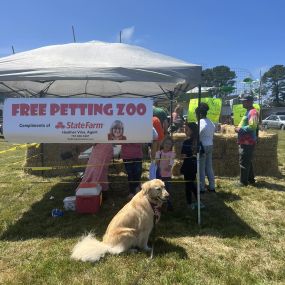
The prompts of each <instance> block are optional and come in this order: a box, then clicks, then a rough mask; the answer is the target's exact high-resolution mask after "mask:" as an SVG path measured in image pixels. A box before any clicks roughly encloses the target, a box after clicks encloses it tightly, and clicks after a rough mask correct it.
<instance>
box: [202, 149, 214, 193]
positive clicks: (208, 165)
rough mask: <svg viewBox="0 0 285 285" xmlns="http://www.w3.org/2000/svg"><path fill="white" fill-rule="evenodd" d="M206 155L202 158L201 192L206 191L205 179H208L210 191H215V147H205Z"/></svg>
mask: <svg viewBox="0 0 285 285" xmlns="http://www.w3.org/2000/svg"><path fill="white" fill-rule="evenodd" d="M204 150H205V153H204V154H202V155H201V156H200V188H201V189H200V190H201V191H205V179H206V176H207V177H208V181H209V188H210V190H214V189H215V175H214V171H213V164H212V156H213V146H212V145H207V146H204Z"/></svg>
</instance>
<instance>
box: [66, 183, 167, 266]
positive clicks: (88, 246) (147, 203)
mask: <svg viewBox="0 0 285 285" xmlns="http://www.w3.org/2000/svg"><path fill="white" fill-rule="evenodd" d="M168 197H169V194H168V192H167V191H166V190H165V185H164V182H163V181H161V180H160V179H153V180H151V181H147V182H145V183H143V184H142V187H141V191H140V192H138V193H137V194H136V195H135V196H134V197H133V198H132V200H131V201H130V202H129V203H127V204H126V205H125V206H124V207H123V208H122V209H121V210H120V211H119V212H118V213H117V214H116V215H115V216H114V218H113V219H112V220H111V222H110V224H109V226H108V228H107V230H106V233H105V235H104V237H103V241H102V242H101V241H98V240H97V239H96V238H95V237H94V236H92V235H91V234H89V235H88V236H86V237H84V238H83V239H82V240H81V241H79V242H78V243H77V244H76V246H75V247H74V249H73V251H72V255H71V258H73V259H76V260H82V261H91V262H95V261H98V260H99V259H100V258H101V257H103V256H104V255H105V254H106V253H110V254H119V253H121V252H124V251H127V250H129V249H131V248H134V247H138V248H140V249H142V250H145V251H149V250H150V248H149V247H148V246H147V242H148V238H149V235H150V233H151V230H152V228H153V226H154V221H156V222H158V219H159V214H158V212H157V209H159V208H160V207H161V206H162V204H163V203H164V202H165V201H167V199H168Z"/></svg>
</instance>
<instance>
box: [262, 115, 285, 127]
mask: <svg viewBox="0 0 285 285" xmlns="http://www.w3.org/2000/svg"><path fill="white" fill-rule="evenodd" d="M262 126H263V127H264V128H265V129H269V128H272V129H281V130H285V115H270V116H269V117H267V118H266V119H265V120H262Z"/></svg>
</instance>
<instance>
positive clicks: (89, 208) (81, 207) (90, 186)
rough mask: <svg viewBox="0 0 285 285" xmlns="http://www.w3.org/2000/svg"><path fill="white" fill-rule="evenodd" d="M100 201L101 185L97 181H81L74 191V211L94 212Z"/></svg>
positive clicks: (96, 210) (97, 208)
mask: <svg viewBox="0 0 285 285" xmlns="http://www.w3.org/2000/svg"><path fill="white" fill-rule="evenodd" d="M101 203H102V187H101V185H100V184H97V183H81V184H80V185H79V187H78V188H77V191H76V211H77V212H78V213H82V214H83V213H84V214H95V213H97V212H98V211H99V210H100V206H101Z"/></svg>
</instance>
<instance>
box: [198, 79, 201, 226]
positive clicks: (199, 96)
mask: <svg viewBox="0 0 285 285" xmlns="http://www.w3.org/2000/svg"><path fill="white" fill-rule="evenodd" d="M198 89H199V92H198V108H200V104H201V84H199V86H198ZM197 122H198V135H197V204H198V209H197V211H198V213H197V214H198V219H197V221H198V225H201V203H200V112H198V113H197Z"/></svg>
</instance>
